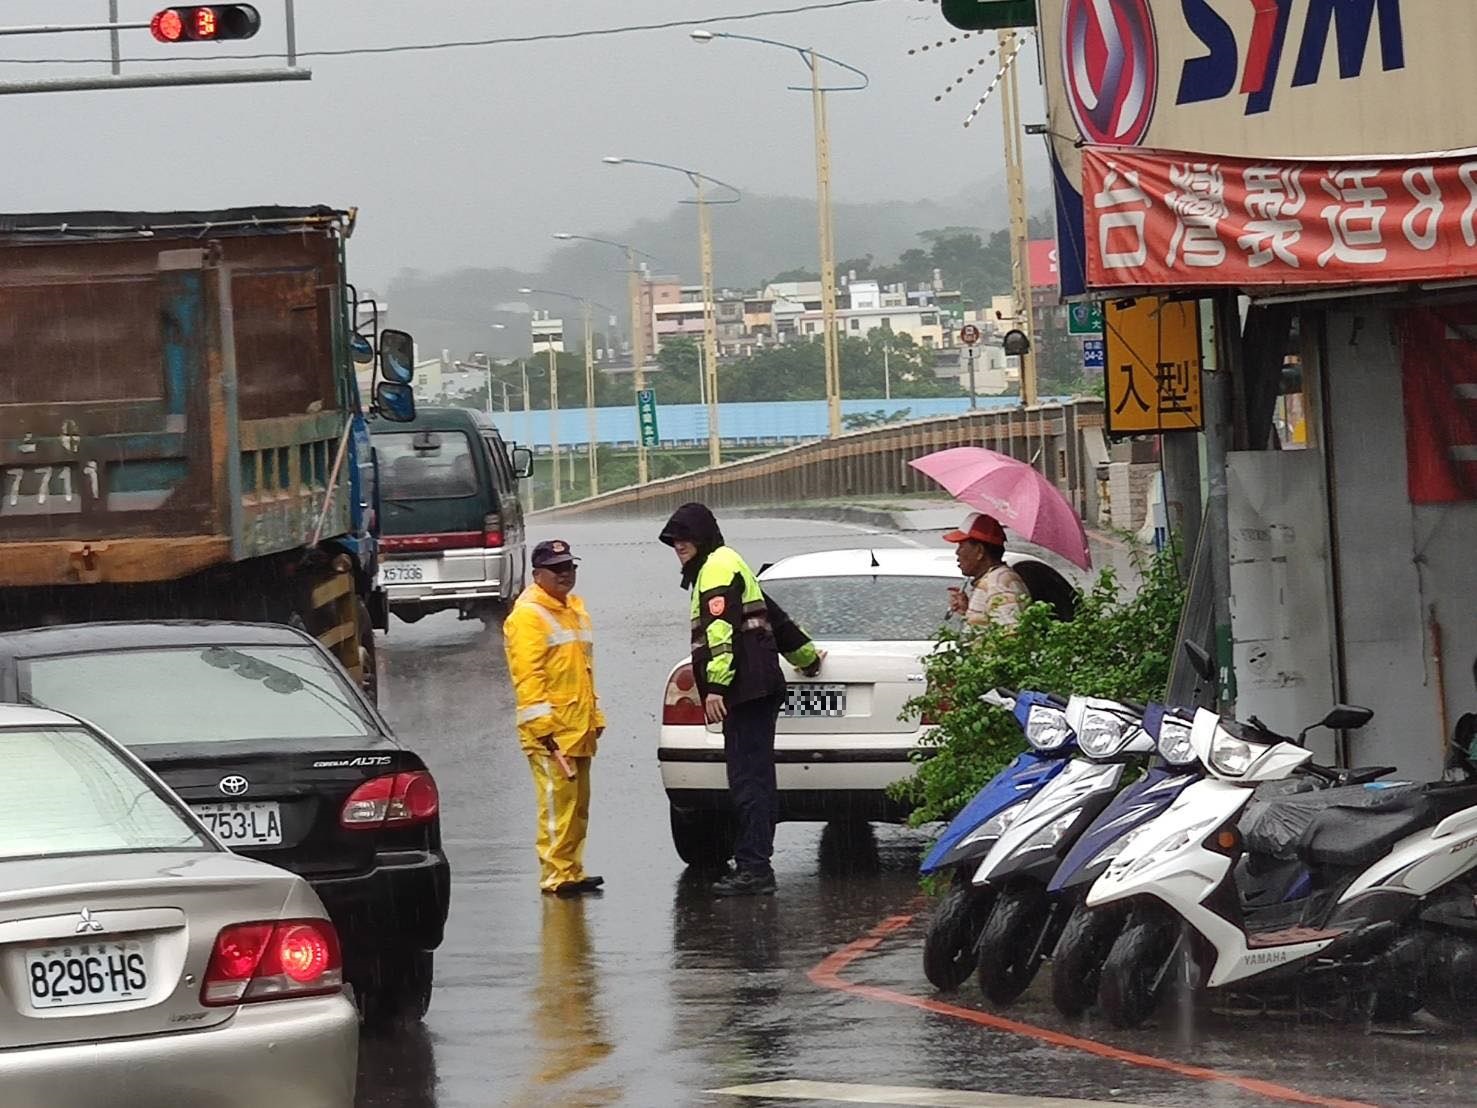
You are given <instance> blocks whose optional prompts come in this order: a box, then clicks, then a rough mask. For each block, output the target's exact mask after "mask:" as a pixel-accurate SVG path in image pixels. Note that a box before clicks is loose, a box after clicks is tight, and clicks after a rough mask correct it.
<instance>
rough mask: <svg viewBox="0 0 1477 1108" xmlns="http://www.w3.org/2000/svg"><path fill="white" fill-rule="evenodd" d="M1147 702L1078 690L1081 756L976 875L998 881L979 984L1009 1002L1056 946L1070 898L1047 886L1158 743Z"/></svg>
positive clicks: (1072, 716) (1030, 806)
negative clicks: (1130, 771)
mask: <svg viewBox="0 0 1477 1108" xmlns="http://www.w3.org/2000/svg"><path fill="white" fill-rule="evenodd" d="M1143 711H1144V709H1143V706H1142V705H1125V704H1119V703H1117V702H1115V701H1112V700H1105V699H1101V698H1091V697H1082V696H1074V697H1072V699H1071V700H1070V701H1069V702H1068V704H1067V712H1066V719H1067V724H1068V726H1070V727H1071V728H1072V730H1073V732H1075V734H1076V736H1077V746H1078V748H1079V750H1080V752H1081V754H1082V755H1083V757H1079V758H1076V759H1074V760H1073V761H1072V762H1071V763H1069V764H1068V766H1067V768H1066V769H1065V770H1063V771H1062V772H1061V773H1060V774H1058V775H1057V776H1056V777H1054V778H1053V779H1052V780H1051V781H1050V782H1049V783H1047V785H1046V786H1045V787H1043V788H1042V789H1041V790H1040V791H1039V792H1038V793H1037V794H1036V795H1035V797H1033V798H1032V799H1031V800H1030V801H1029V802H1028V803H1027V804H1026V806H1025V807H1024V808H1023V809H1022V810H1021V813H1020V815H1019V817H1018V818H1017V819H1015V820H1014V821H1013V822H1012V823H1011V825H1010V827H1009V828H1007V829H1006V830H1005V832H1004V833H1003V834H1001V836H1000V838H999V840H998V841H997V842H996V843H995V845H994V846H993V847H991V849H990V852H989V854H987V855H986V856H985V858H984V860H983V861H982V862H981V863H980V867H979V870H978V871H977V872H976V873H975V875H974V884H975V885H976V886H977V887H983V888H994V889H996V890H998V892H997V893H996V894H995V902H994V906H993V907H992V908H991V910H990V917H989V920H988V922H987V923H986V924H985V928H984V931H983V932H982V933H981V935H980V940H979V950H978V956H977V971H978V977H979V984H980V990H981V991H982V992H983V993H984V994H985V996H986V997H987V998H988V999H989V1000H991V1001H993V1002H994V1003H996V1004H1009V1003H1011V1002H1012V1001H1014V1000H1015V999H1017V998H1018V997H1019V996H1020V995H1021V994H1022V993H1023V992H1025V991H1026V989H1027V988H1028V987H1029V986H1030V984H1031V981H1032V980H1033V979H1034V978H1035V976H1036V972H1037V970H1038V969H1039V968H1040V966H1041V962H1042V960H1043V959H1044V958H1045V957H1046V955H1047V954H1048V953H1049V952H1050V951H1051V949H1052V947H1053V946H1055V945H1056V941H1057V938H1058V937H1059V936H1060V935H1061V932H1062V927H1063V926H1064V925H1065V923H1066V921H1067V917H1068V916H1069V915H1070V914H1071V905H1070V904H1068V903H1064V902H1063V901H1062V900H1061V899H1060V898H1058V897H1054V896H1051V895H1050V894H1049V893H1048V892H1047V885H1048V883H1049V882H1050V881H1051V878H1052V877H1053V875H1054V874H1055V873H1056V871H1057V869H1058V868H1059V867H1060V865H1061V863H1062V859H1063V858H1064V857H1065V856H1066V854H1067V853H1068V852H1069V851H1070V850H1071V849H1072V847H1073V845H1074V844H1075V843H1076V842H1077V840H1078V838H1079V837H1080V836H1081V835H1082V833H1083V832H1084V831H1086V830H1087V828H1088V827H1089V826H1091V824H1092V823H1093V821H1094V820H1096V819H1097V818H1098V816H1099V815H1100V814H1101V813H1102V811H1103V809H1104V808H1106V807H1107V806H1108V803H1109V802H1110V801H1111V800H1112V799H1113V797H1114V796H1116V795H1117V794H1118V791H1119V789H1120V788H1121V786H1122V782H1123V777H1124V773H1125V771H1126V770H1127V768H1128V766H1129V765H1130V764H1132V763H1133V762H1135V761H1137V760H1139V759H1141V758H1142V757H1143V756H1144V755H1146V754H1149V753H1151V752H1152V751H1153V749H1154V740H1153V739H1152V738H1150V736H1149V735H1148V733H1147V732H1146V731H1145V730H1144V729H1143V726H1142V723H1141V719H1142V715H1143Z"/></svg>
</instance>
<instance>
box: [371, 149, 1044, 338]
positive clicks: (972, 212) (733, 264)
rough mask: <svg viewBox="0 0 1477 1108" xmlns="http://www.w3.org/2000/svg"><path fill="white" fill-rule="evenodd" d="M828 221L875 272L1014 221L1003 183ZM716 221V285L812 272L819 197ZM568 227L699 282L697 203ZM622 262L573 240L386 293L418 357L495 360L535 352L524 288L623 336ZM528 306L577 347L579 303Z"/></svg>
mask: <svg viewBox="0 0 1477 1108" xmlns="http://www.w3.org/2000/svg"><path fill="white" fill-rule="evenodd" d="M1037 179H1038V180H1039V179H1040V177H1039V176H1038V177H1037ZM1031 209H1032V211H1033V212H1036V213H1039V214H1041V215H1047V214H1048V213H1049V212H1050V211H1051V199H1050V194H1049V192H1046V191H1044V190H1043V191H1041V192H1039V193H1033V194H1032V197H1031ZM833 213H834V220H835V231H836V256H837V259H838V260H839V261H842V262H844V261H845V260H846V259H850V258H861V257H865V256H867V255H871V256H872V257H873V258H874V259H876V261H878V262H879V263H880V262H891V261H893V260H894V259H896V258H897V257H898V256H899V255H900V254H902V253H903V252H904V251H905V250H908V249H910V248H913V247H917V246H920V245H926V244H924V243H922V242H921V241H920V239H919V235H920V234H921V233H922V232H924V231H930V230H937V229H940V228H945V227H950V228H968V229H974V230H977V231H978V232H979V233H980V234H981V235H982V236H983V237H986V238H987V237H988V236H989V233H990V232H992V231H995V230H998V229H1000V228H1002V227H1004V226H1006V225H1007V223H1008V217H1007V207H1006V200H1005V192H1004V188H1003V186H1002V185H1001V183H1000V182H999V181H998V180H997V181H996V182H994V183H992V184H979V185H976V186H972V187H970V188H968V189H965V190H962V191H961V192H959V193H958V194H957V195H956V196H954V197H952V198H950V199H946V200H900V201H891V202H884V203H867V204H840V203H838V204H835V205H834V206H833ZM712 214H713V265H714V281H715V283H716V284H717V286H718V288H719V289H720V290H721V289H722V288H724V287H728V288H735V289H737V288H743V287H750V286H756V285H759V284H761V283H762V282H764V281H766V280H768V279H770V278H772V277H774V276H775V275H776V274H778V273H782V272H784V271H786V270H790V269H810V270H814V269H816V268H817V254H818V247H817V243H816V225H815V201H814V199H813V198H807V197H791V196H762V195H754V194H746V195H745V196H744V199H743V201H742V202H741V203H739V204H734V205H722V206H714V208H713V209H712ZM569 230H571V231H574V232H578V233H589V234H595V235H599V236H600V237H602V238H608V239H612V240H615V241H618V242H629V243H632V244H633V245H635V246H636V247H638V248H639V249H641V250H645V251H647V252H648V253H650V254H653V255H655V256H656V259H657V260H656V261H655V262H651V263H648V264H649V265H650V268H651V271H652V273H654V274H672V275H676V276H678V277H680V278H681V279H682V280H683V281H684V282H686V283H689V284H697V283H698V282H699V281H700V279H701V273H700V272H699V267H698V231H697V211H696V209H695V208H694V207H692V206H691V205H680V206H675V207H674V209H673V210H672V212H671V213H670V214H669V215H667V216H666V217H664V218H662V219H657V220H641V221H639V222H637V223H635V224H633V225H631V226H628V227H623V228H619V229H616V230H598V229H597V230H592V229H590V228H585V227H579V226H571V227H570V228H569ZM550 245H551V247H552V246H554V245H555V244H554V243H553V242H552V241H551V243H550ZM624 264H625V263H624V259H623V258H622V256H621V255H620V253H619V252H618V251H616V250H614V249H612V248H610V247H606V246H601V245H598V244H595V243H583V242H577V243H570V244H567V245H563V246H558V247H557V248H555V249H552V250H551V251H550V254H549V258H548V261H547V263H546V264H545V266H544V267H543V269H541V270H539V271H536V272H530V271H526V270H520V269H514V268H510V267H506V266H489V267H488V268H475V269H461V270H456V271H454V272H449V273H440V274H431V273H424V272H421V271H416V270H402V271H401V272H400V273H399V275H397V276H396V277H395V279H394V280H393V281H391V283H390V287H389V288H388V290H385V292H384V296H385V298H386V299H387V300H388V301H389V305H390V320H391V322H392V323H393V324H394V325H395V326H396V327H401V328H404V329H405V330H408V331H410V332H411V333H412V334H414V335H415V336H416V339H417V341H418V342H419V344H420V349H421V351H422V354H421V356H422V357H429V356H434V354H435V353H436V352H438V351H440V350H442V349H448V350H450V351H452V353H453V355H454V356H463V355H465V354H467V353H470V352H471V351H473V350H487V351H489V352H491V353H492V355H493V356H494V357H498V358H512V357H519V356H521V355H524V354H526V353H528V330H527V316H526V315H525V314H524V313H523V312H522V311H520V310H518V308H519V305H520V304H521V303H522V302H523V300H524V298H523V297H520V296H519V295H518V292H517V290H518V289H519V288H520V287H534V288H550V289H564V290H567V291H570V292H574V293H578V294H581V295H585V296H589V297H591V298H592V299H594V300H598V301H601V302H603V303H605V304H607V305H609V306H610V307H611V308H613V309H614V310H615V312H616V314H617V315H618V316H619V317H620V320H621V324H620V328H621V330H622V332H624V327H625V319H626V310H627V309H626V305H627V303H628V301H627V296H626V279H625V273H624ZM948 277H949V275H948V274H945V279H946V280H947V279H948ZM529 299H530V300H532V301H533V302H534V303H535V305H536V306H537V307H540V308H545V307H547V308H550V309H551V310H552V311H553V312H554V314H556V315H562V316H564V317H565V318H566V319H567V320H569V321H570V323H569V324H568V326H569V328H570V332H571V333H570V339H569V343H568V348H569V349H573V348H574V347H575V346H577V345H578V330H577V328H578V323H577V322H576V321H577V319H578V308H577V307H576V306H575V305H574V304H573V303H570V302H567V301H566V302H560V301H558V300H549V299H548V298H537V297H532V298H529ZM601 317H603V313H600V316H597V318H596V321H595V328H596V330H604V326H603V324H604V320H603V318H601ZM495 322H496V323H502V324H503V325H504V326H505V327H506V330H503V331H498V330H494V329H493V328H492V327H491V326H490V325H491V324H492V323H495Z"/></svg>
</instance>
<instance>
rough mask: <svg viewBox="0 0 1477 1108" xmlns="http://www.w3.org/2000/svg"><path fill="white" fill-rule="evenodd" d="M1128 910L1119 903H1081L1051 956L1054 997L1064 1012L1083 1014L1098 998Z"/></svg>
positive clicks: (1058, 1009) (1066, 1013) (1073, 1015)
mask: <svg viewBox="0 0 1477 1108" xmlns="http://www.w3.org/2000/svg"><path fill="white" fill-rule="evenodd" d="M1126 916H1127V913H1126V912H1125V911H1124V909H1123V908H1121V907H1119V906H1118V905H1108V906H1107V907H1104V908H1089V907H1088V906H1087V905H1086V904H1079V905H1077V907H1076V909H1075V910H1074V911H1073V912H1072V918H1071V919H1070V920H1068V921H1067V927H1066V930H1064V931H1063V932H1062V937H1061V939H1060V941H1059V942H1058V943H1057V944H1056V950H1055V951H1054V952H1053V953H1052V956H1051V1000H1052V1003H1053V1004H1055V1005H1056V1008H1057V1011H1058V1012H1060V1013H1061V1014H1062V1015H1064V1016H1072V1017H1076V1016H1080V1015H1082V1013H1083V1012H1085V1011H1087V1010H1088V1009H1089V1008H1091V1007H1092V1006H1093V1005H1094V1004H1095V1003H1096V1002H1097V991H1098V982H1100V981H1101V980H1102V977H1103V963H1104V962H1105V961H1106V960H1107V957H1108V952H1109V951H1111V950H1112V949H1113V943H1114V942H1115V941H1116V940H1117V938H1118V936H1119V935H1121V934H1122V933H1123V923H1124V919H1125V918H1126Z"/></svg>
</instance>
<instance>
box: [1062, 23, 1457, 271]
mask: <svg viewBox="0 0 1477 1108" xmlns="http://www.w3.org/2000/svg"><path fill="white" fill-rule="evenodd" d="M1038 10H1039V13H1040V19H1041V42H1042V57H1043V59H1044V63H1045V69H1046V86H1047V102H1048V112H1049V116H1050V120H1051V123H1050V130H1051V132H1052V152H1053V161H1054V163H1055V171H1056V173H1057V178H1058V179H1057V190H1056V191H1057V196H1058V205H1059V207H1058V213H1057V215H1058V226H1059V227H1060V228H1064V229H1065V230H1064V231H1063V232H1062V233H1061V248H1062V291H1063V292H1064V293H1065V294H1067V295H1075V294H1080V293H1082V292H1083V291H1084V287H1083V270H1084V263H1085V258H1084V256H1083V254H1082V250H1083V240H1082V238H1081V237H1080V235H1079V234H1078V230H1079V229H1080V228H1081V227H1082V226H1083V218H1082V217H1083V212H1082V156H1081V152H1080V146H1081V145H1095V146H1142V147H1150V148H1154V149H1159V150H1184V151H1195V152H1197V153H1203V154H1214V155H1221V156H1226V157H1232V158H1243V159H1252V160H1255V159H1260V158H1282V159H1305V158H1306V159H1324V160H1340V159H1362V158H1369V157H1372V156H1383V157H1397V158H1398V157H1401V156H1413V155H1419V154H1423V153H1428V152H1433V151H1458V150H1467V149H1473V148H1477V113H1473V112H1461V111H1451V110H1449V108H1450V105H1451V103H1452V101H1451V91H1452V89H1451V81H1452V80H1453V74H1460V73H1463V72H1465V71H1466V70H1467V68H1468V67H1469V58H1468V55H1469V53H1470V44H1471V43H1473V42H1477V3H1468V2H1465V0H1462V2H1454V3H1432V2H1430V0H1039V2H1038ZM1079 139H1080V142H1079Z"/></svg>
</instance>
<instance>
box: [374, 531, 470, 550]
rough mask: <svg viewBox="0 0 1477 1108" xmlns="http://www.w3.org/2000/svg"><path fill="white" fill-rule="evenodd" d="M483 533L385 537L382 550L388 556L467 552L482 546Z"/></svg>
mask: <svg viewBox="0 0 1477 1108" xmlns="http://www.w3.org/2000/svg"><path fill="white" fill-rule="evenodd" d="M485 541H486V536H485V535H484V534H483V533H482V532H481V531H448V532H446V533H444V534H439V535H383V536H381V538H380V550H381V551H383V552H384V553H386V554H418V553H422V552H426V551H433V550H467V549H470V548H472V547H476V546H481V545H482V544H483V543H484V542H485Z"/></svg>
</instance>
